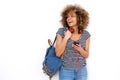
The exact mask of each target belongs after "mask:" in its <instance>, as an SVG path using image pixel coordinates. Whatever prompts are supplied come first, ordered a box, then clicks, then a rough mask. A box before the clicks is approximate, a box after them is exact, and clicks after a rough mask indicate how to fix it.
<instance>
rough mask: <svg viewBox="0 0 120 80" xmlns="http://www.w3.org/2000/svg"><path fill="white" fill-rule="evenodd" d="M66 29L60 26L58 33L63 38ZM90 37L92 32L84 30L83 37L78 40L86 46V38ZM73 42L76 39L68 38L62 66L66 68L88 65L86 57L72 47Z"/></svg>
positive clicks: (82, 45)
mask: <svg viewBox="0 0 120 80" xmlns="http://www.w3.org/2000/svg"><path fill="white" fill-rule="evenodd" d="M65 30H66V29H65V28H59V29H58V31H57V33H56V34H59V35H60V36H61V37H62V38H63V37H64V31H65ZM89 37H90V33H89V32H88V31H86V30H83V32H82V34H81V37H80V38H79V40H77V42H79V43H80V45H81V47H82V48H84V47H85V43H86V40H87V39H88V38H89ZM73 42H74V41H73V40H72V39H68V41H67V44H66V50H65V55H64V57H63V60H62V61H63V65H62V67H64V68H68V69H76V68H82V67H84V66H86V59H85V58H84V57H83V56H82V55H81V54H80V53H78V52H77V51H76V50H75V49H74V48H73V47H72V44H73Z"/></svg>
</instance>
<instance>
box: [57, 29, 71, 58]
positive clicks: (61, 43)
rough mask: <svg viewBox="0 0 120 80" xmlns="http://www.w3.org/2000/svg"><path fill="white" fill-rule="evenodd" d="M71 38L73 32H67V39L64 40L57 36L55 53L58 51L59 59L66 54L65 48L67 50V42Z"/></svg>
mask: <svg viewBox="0 0 120 80" xmlns="http://www.w3.org/2000/svg"><path fill="white" fill-rule="evenodd" d="M70 37H71V32H70V31H66V32H65V37H64V38H62V37H61V36H60V35H59V34H57V39H56V46H55V51H56V55H57V56H58V57H61V55H62V54H63V53H64V51H65V48H66V43H67V40H68V39H69V38H70Z"/></svg>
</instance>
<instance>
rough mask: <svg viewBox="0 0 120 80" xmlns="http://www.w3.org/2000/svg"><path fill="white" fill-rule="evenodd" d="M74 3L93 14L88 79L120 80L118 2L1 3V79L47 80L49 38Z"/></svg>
mask: <svg viewBox="0 0 120 80" xmlns="http://www.w3.org/2000/svg"><path fill="white" fill-rule="evenodd" d="M75 3H77V4H79V5H81V6H82V7H84V8H85V9H86V10H87V11H88V12H89V14H90V24H89V26H88V28H87V30H88V31H89V32H90V34H91V43H90V55H89V58H88V59H87V63H88V65H87V67H88V75H89V77H88V80H120V62H119V61H120V56H119V54H120V48H119V45H120V42H119V41H120V38H119V34H120V30H119V29H120V28H119V27H120V9H119V5H120V4H119V0H99V1H98V0H43V1H42V0H0V80H48V77H47V76H46V75H45V74H44V73H43V71H42V62H43V59H44V55H45V52H46V48H47V47H48V44H47V39H48V38H50V39H52V40H53V39H54V37H55V33H56V31H57V30H58V28H60V27H61V24H60V22H59V21H60V19H61V16H60V14H61V11H62V9H63V8H64V7H65V6H66V5H67V4H75ZM53 80H58V74H57V75H55V76H54V77H53Z"/></svg>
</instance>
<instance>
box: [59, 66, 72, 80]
mask: <svg viewBox="0 0 120 80" xmlns="http://www.w3.org/2000/svg"><path fill="white" fill-rule="evenodd" d="M59 80H74V71H73V70H70V69H64V68H62V69H61V70H60V71H59Z"/></svg>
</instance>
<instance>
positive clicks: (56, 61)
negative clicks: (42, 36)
mask: <svg viewBox="0 0 120 80" xmlns="http://www.w3.org/2000/svg"><path fill="white" fill-rule="evenodd" d="M55 41H56V37H55V40H54V42H53V44H52V43H51V41H50V40H48V43H49V45H50V46H49V47H48V48H47V50H46V55H45V58H44V61H43V71H44V73H45V74H47V75H48V76H49V78H50V80H51V78H52V76H53V75H54V74H55V73H56V72H57V71H58V70H59V69H60V67H61V66H62V59H61V58H60V57H57V56H56V53H55V47H54V43H55Z"/></svg>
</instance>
